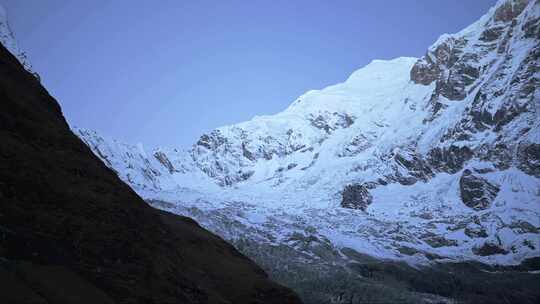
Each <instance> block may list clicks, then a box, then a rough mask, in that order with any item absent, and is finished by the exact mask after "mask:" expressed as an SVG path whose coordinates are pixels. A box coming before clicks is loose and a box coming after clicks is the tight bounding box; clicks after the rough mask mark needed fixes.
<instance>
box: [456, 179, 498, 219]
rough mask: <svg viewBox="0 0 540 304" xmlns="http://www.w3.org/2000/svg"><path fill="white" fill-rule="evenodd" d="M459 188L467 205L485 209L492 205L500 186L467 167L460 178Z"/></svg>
mask: <svg viewBox="0 0 540 304" xmlns="http://www.w3.org/2000/svg"><path fill="white" fill-rule="evenodd" d="M459 190H460V196H461V201H462V202H463V203H464V204H465V205H467V207H469V208H472V209H475V210H484V209H487V208H489V207H490V206H491V203H492V202H493V200H494V199H495V197H497V193H499V190H500V188H499V186H496V185H493V184H491V183H490V182H488V181H487V180H486V179H485V178H483V177H480V176H477V175H474V174H473V173H472V172H471V170H469V169H466V170H464V171H463V174H462V175H461V178H460V179H459Z"/></svg>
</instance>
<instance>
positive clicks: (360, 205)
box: [341, 184, 373, 211]
mask: <svg viewBox="0 0 540 304" xmlns="http://www.w3.org/2000/svg"><path fill="white" fill-rule="evenodd" d="M372 202H373V197H372V196H371V194H370V193H369V190H368V188H367V187H366V186H365V185H363V184H352V185H347V186H345V189H343V192H342V193H341V207H343V208H349V209H360V210H364V211H365V210H366V209H367V207H368V206H369V205H370V204H371V203H372Z"/></svg>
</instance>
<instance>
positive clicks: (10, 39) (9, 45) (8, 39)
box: [0, 5, 39, 78]
mask: <svg viewBox="0 0 540 304" xmlns="http://www.w3.org/2000/svg"><path fill="white" fill-rule="evenodd" d="M0 43H2V45H3V46H4V47H6V49H8V50H9V51H10V52H11V53H12V54H13V55H15V57H17V59H19V61H20V62H21V64H22V65H23V67H24V68H25V69H26V70H27V71H28V72H30V73H32V74H34V75H35V76H36V77H38V78H39V76H38V74H37V73H35V72H34V71H33V70H32V64H31V63H30V61H29V60H28V58H27V56H26V53H25V52H24V51H22V50H21V49H20V48H19V45H18V43H17V40H15V37H14V36H13V32H12V31H11V28H10V27H9V23H8V16H7V12H6V9H5V8H4V7H3V6H2V5H0Z"/></svg>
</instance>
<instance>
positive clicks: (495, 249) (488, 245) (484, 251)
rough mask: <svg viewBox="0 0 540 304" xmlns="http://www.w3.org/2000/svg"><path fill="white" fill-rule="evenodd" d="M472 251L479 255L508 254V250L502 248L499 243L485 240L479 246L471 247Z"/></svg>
mask: <svg viewBox="0 0 540 304" xmlns="http://www.w3.org/2000/svg"><path fill="white" fill-rule="evenodd" d="M472 250H473V252H474V254H476V255H479V256H490V255H496V254H508V251H507V250H505V249H504V248H502V247H501V246H500V245H497V244H494V243H493V242H485V243H484V244H483V245H482V246H480V247H473V249H472Z"/></svg>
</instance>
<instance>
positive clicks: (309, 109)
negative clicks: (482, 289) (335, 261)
mask: <svg viewBox="0 0 540 304" xmlns="http://www.w3.org/2000/svg"><path fill="white" fill-rule="evenodd" d="M539 28H540V3H539V2H538V1H525V0H503V1H499V2H498V3H497V4H496V5H495V6H494V7H493V8H492V9H490V11H489V12H488V13H487V14H486V15H484V16H483V17H481V18H480V19H479V20H478V21H477V22H475V23H474V24H472V25H470V26H469V27H467V28H465V29H464V30H462V31H460V32H459V33H456V34H450V35H449V34H445V35H442V36H441V37H440V38H439V39H438V40H437V41H436V42H435V43H434V44H433V45H432V46H430V47H429V48H428V50H427V52H426V54H425V55H424V56H423V57H422V58H419V59H417V58H405V57H401V58H396V59H393V60H374V61H372V62H371V63H370V64H368V65H367V66H365V67H363V68H361V69H359V70H358V71H356V72H354V73H353V74H352V75H351V76H350V77H349V78H348V79H347V80H345V81H344V82H343V83H340V84H337V85H333V86H330V87H327V88H324V89H322V90H314V91H309V92H307V93H305V94H304V95H302V96H300V97H299V98H298V99H296V100H295V101H294V102H293V103H292V104H291V105H290V106H289V107H288V108H287V109H285V110H284V111H283V112H281V113H278V114H275V115H268V116H259V117H255V118H253V119H252V120H250V121H247V122H243V123H239V124H235V125H231V126H225V127H221V128H218V129H216V130H214V131H212V132H210V133H209V134H204V135H202V136H201V137H200V139H199V140H198V142H197V143H195V144H194V145H193V146H192V147H191V148H190V149H187V150H179V149H162V148H159V149H154V150H145V149H144V148H143V146H142V145H140V144H139V145H128V144H123V143H120V142H117V141H115V140H111V139H106V138H104V137H102V136H100V135H99V134H97V133H95V132H93V131H89V130H85V129H79V128H74V132H75V133H76V134H77V135H79V136H80V137H81V138H82V139H83V140H84V141H85V142H86V143H87V144H88V146H89V147H90V148H91V149H92V150H93V151H94V152H95V154H97V155H98V156H99V157H100V158H101V159H102V160H103V161H104V162H105V163H106V164H107V166H109V167H110V168H112V169H113V170H115V171H116V172H117V173H118V175H119V176H120V177H121V178H122V179H123V180H124V181H126V182H127V183H128V184H129V185H131V186H132V187H133V189H135V190H136V191H137V192H138V193H139V194H140V195H142V196H143V197H144V198H146V199H147V200H149V201H151V202H152V203H153V204H154V205H156V206H158V207H161V208H166V209H170V210H173V211H175V212H177V213H182V214H186V215H189V216H191V217H194V218H195V219H197V220H198V221H199V222H201V223H202V224H203V225H204V226H206V227H207V228H208V229H210V230H213V231H214V232H216V233H218V234H220V235H222V236H224V237H225V238H227V239H229V240H231V241H233V242H237V241H239V240H241V239H250V240H256V241H257V242H260V243H265V244H271V245H276V246H278V245H285V246H289V247H290V248H294V250H297V252H298V253H299V254H300V255H301V256H307V257H309V258H310V259H327V258H328V257H323V256H321V254H320V252H319V249H320V248H330V251H331V252H332V254H333V255H335V257H336V258H337V257H339V258H343V259H346V255H344V254H343V249H347V250H349V249H352V250H354V251H356V252H360V253H364V254H368V255H370V256H375V257H379V258H390V259H402V260H406V261H409V262H412V263H430V262H431V261H433V260H478V261H482V262H486V263H498V264H515V263H519V262H520V261H522V260H524V259H525V258H529V257H533V256H539V255H540V252H539V248H540V237H539V229H540V191H539V190H538V189H540V128H539V124H540V119H539V113H540V112H539V111H540V90H539V77H540V72H539V68H540V64H539V55H540V43H539V42H540V40H539V37H540V32H539Z"/></svg>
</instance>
